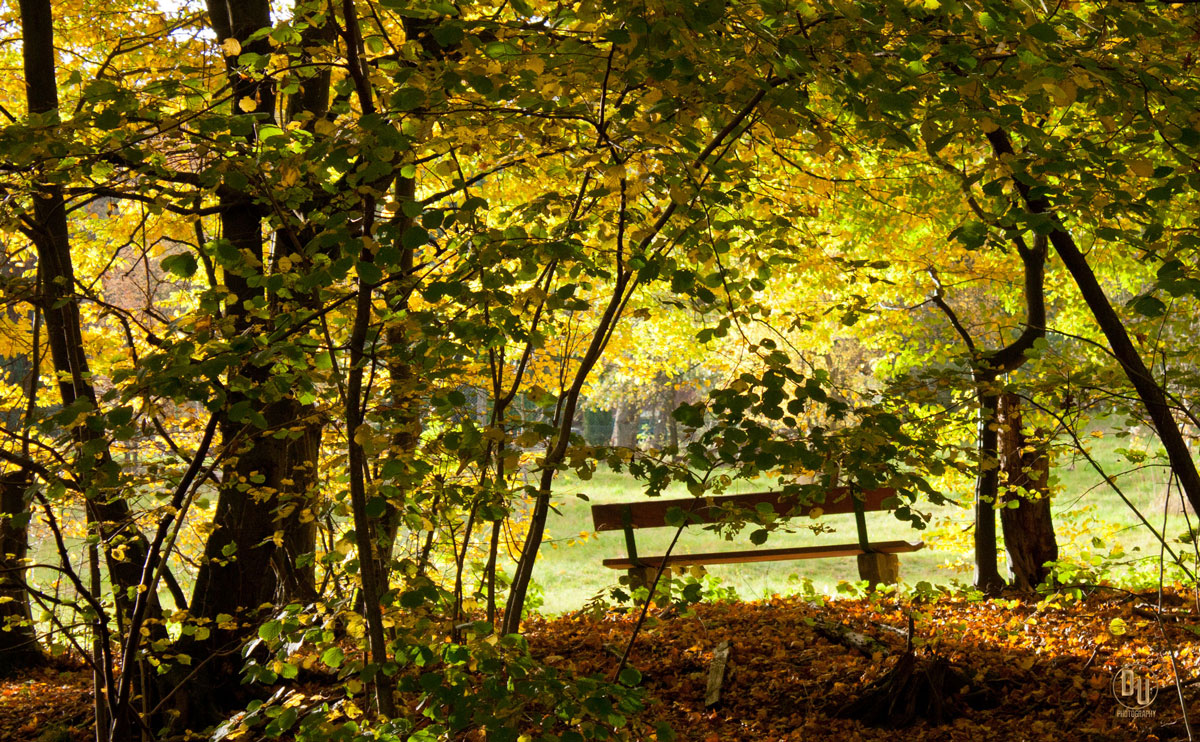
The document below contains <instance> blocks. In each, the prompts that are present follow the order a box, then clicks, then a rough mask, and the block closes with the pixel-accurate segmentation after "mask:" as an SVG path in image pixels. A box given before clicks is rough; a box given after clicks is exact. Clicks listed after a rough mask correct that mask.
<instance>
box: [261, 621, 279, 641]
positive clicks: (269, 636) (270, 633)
mask: <svg viewBox="0 0 1200 742" xmlns="http://www.w3.org/2000/svg"><path fill="white" fill-rule="evenodd" d="M282 632H283V624H281V623H279V622H278V621H267V622H266V623H265V624H263V625H262V626H259V627H258V636H259V638H260V639H262V640H263V641H268V642H269V641H274V640H275V639H278V638H279V634H280V633H282Z"/></svg>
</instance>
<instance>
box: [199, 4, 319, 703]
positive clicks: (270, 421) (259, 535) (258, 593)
mask: <svg viewBox="0 0 1200 742" xmlns="http://www.w3.org/2000/svg"><path fill="white" fill-rule="evenodd" d="M208 9H209V17H210V20H211V22H212V26H213V29H214V30H215V31H216V34H217V37H218V40H220V41H224V40H225V39H231V38H232V39H235V40H237V41H238V42H239V44H240V46H241V49H242V50H243V51H245V52H252V53H257V54H264V55H265V54H270V53H271V47H270V43H269V41H268V40H267V39H265V38H262V37H260V38H257V39H255V40H254V41H249V40H248V39H249V37H250V36H251V34H253V33H254V32H255V31H258V30H260V29H262V28H265V27H269V26H270V25H271V17H270V3H269V2H268V1H267V0H244V1H243V2H238V3H226V2H223V1H222V0H210V2H209V6H208ZM226 66H227V72H228V76H229V82H230V89H231V91H232V96H231V101H230V106H231V110H232V111H233V112H235V115H248V116H249V115H253V116H255V117H256V118H257V119H258V120H259V121H260V123H267V122H270V121H273V120H274V115H275V104H276V94H275V89H274V86H273V82H272V81H271V79H270V78H269V77H268V78H256V77H251V76H247V75H245V74H242V72H241V71H240V70H238V69H237V66H236V59H235V58H233V57H229V58H227V59H226ZM315 84H317V85H319V83H315ZM310 96H311V97H313V98H314V99H316V98H320V91H319V90H316V89H313V90H311V91H305V95H304V97H305V98H307V97H310ZM249 102H253V105H250V104H249ZM246 109H250V110H249V111H246ZM253 137H254V135H253V134H251V135H249V136H248V144H249V143H252V141H253ZM217 195H218V199H219V204H220V207H221V210H220V222H221V236H222V237H223V238H224V239H225V240H227V241H229V242H230V243H231V244H232V245H233V246H234V247H235V248H236V249H237V250H238V251H239V253H240V254H241V255H242V256H244V258H245V260H244V262H243V264H242V265H240V266H236V267H234V266H227V267H226V268H225V271H224V284H225V288H226V290H227V293H228V294H229V295H230V299H229V301H228V303H227V305H226V314H227V316H228V317H229V318H231V319H232V322H233V328H234V334H235V335H236V337H235V338H234V342H235V343H238V342H241V343H246V344H247V345H246V346H245V350H246V351H247V354H248V355H249V353H250V351H251V350H252V346H251V345H250V343H252V342H253V337H254V336H255V334H256V332H257V329H258V325H259V323H261V322H262V321H263V320H262V318H260V317H257V316H255V315H253V314H252V313H251V311H250V309H249V308H248V307H249V306H250V305H252V304H253V303H257V302H261V301H263V300H264V299H265V300H267V301H268V302H269V305H270V306H271V308H272V314H273V315H274V316H276V317H279V316H284V312H286V311H288V309H291V308H294V307H295V306H298V305H303V303H304V299H303V297H300V298H296V299H295V302H296V304H294V305H293V304H287V305H286V306H285V303H284V302H282V301H281V300H280V299H279V298H278V297H275V296H273V295H271V296H267V295H264V291H263V288H262V287H261V282H260V281H259V280H258V278H259V277H260V276H261V275H262V273H263V272H264V268H263V263H264V260H265V254H266V250H265V237H264V228H265V226H266V224H265V220H264V217H263V211H262V208H261V207H260V206H259V205H258V204H256V203H254V200H253V197H252V194H250V193H245V192H240V191H234V190H232V189H228V188H221V189H218V193H217ZM303 233H304V230H297V234H299V235H303ZM301 239H303V237H302V236H301V237H297V236H288V237H284V236H282V235H281V236H280V238H279V239H278V240H277V250H278V251H280V252H282V253H284V254H287V253H289V252H290V251H299V250H300V249H302V248H303V245H298V244H295V243H296V242H297V241H299V240H301ZM277 257H278V255H277ZM293 316H295V315H293ZM230 373H231V375H239V376H241V377H242V379H243V380H244V381H243V383H242V384H240V385H237V386H235V388H234V390H233V391H231V392H230V394H229V396H228V400H227V407H226V410H228V409H230V408H232V407H233V406H234V405H237V404H239V403H242V402H248V403H249V405H250V408H251V409H253V410H255V411H257V412H259V413H260V414H261V415H262V420H265V422H266V425H265V427H264V428H261V429H260V428H259V427H256V426H254V425H251V424H248V423H245V422H243V421H240V420H233V419H231V418H230V417H228V413H227V412H226V413H224V415H223V417H222V419H221V422H220V425H219V430H220V433H221V437H222V440H223V441H224V444H225V445H226V446H227V447H229V449H231V450H229V451H228V458H227V464H226V466H225V470H224V472H223V475H222V478H221V481H222V485H221V487H220V489H219V492H218V498H217V507H216V513H215V515H214V518H213V530H212V533H211V534H210V536H209V538H208V541H207V543H206V544H205V549H204V558H203V561H202V562H201V564H200V569H199V571H198V572H197V575H196V582H195V585H194V588H193V595H192V600H191V613H192V616H193V617H194V618H197V619H201V620H203V619H208V620H209V621H212V622H213V623H211V624H209V626H211V631H210V633H209V635H208V636H207V637H206V638H204V639H196V638H195V637H194V636H185V637H183V638H182V639H181V640H180V642H179V643H178V646H177V648H176V651H178V652H180V653H182V654H187V655H189V656H190V657H191V658H192V663H193V667H194V666H195V664H196V663H199V662H204V663H205V664H204V667H203V668H202V669H200V670H199V671H195V674H194V675H193V676H192V677H191V678H190V679H189V680H188V681H187V682H188V687H187V688H186V690H185V691H184V692H180V693H178V694H177V695H176V697H175V698H176V702H177V705H176V711H178V712H180V713H181V720H182V722H183V723H187V724H189V725H197V724H203V723H204V722H206V721H209V720H211V719H212V718H214V716H213V712H215V711H216V710H218V709H220V708H222V707H227V706H228V705H230V704H235V703H239V702H240V701H241V700H242V699H239V698H237V697H236V696H237V686H236V685H233V684H231V683H229V678H230V677H235V676H236V675H237V673H238V671H239V670H240V665H241V655H240V652H239V651H238V650H239V648H240V645H241V643H242V642H243V641H244V640H245V639H246V638H247V637H248V636H249V635H251V634H252V633H253V626H254V624H255V622H256V620H257V618H258V611H259V609H260V607H261V606H263V605H264V604H271V603H272V602H273V601H274V600H276V599H279V598H282V599H287V600H302V601H303V600H311V599H313V598H315V588H314V586H313V580H312V570H311V568H310V567H307V566H301V565H299V564H297V561H296V560H297V559H298V558H299V557H300V556H301V554H303V553H307V552H311V551H312V550H313V549H314V548H315V539H314V534H315V531H314V530H312V529H313V528H314V525H313V521H312V519H311V518H310V517H308V516H311V515H314V513H313V512H312V505H313V498H314V492H315V488H316V482H317V476H318V471H317V453H318V449H319V446H320V439H321V421H320V420H319V419H318V418H317V417H316V415H315V414H314V409H313V407H312V406H310V405H304V404H301V403H300V402H299V401H297V400H296V399H295V397H294V396H290V395H289V396H284V397H282V398H277V399H271V398H263V397H262V396H261V394H262V391H263V390H264V389H266V388H267V387H266V385H265V383H266V382H267V381H269V379H270V376H271V370H270V369H269V368H268V367H266V366H257V365H247V366H245V367H243V368H241V369H235V370H232V371H231V372H230ZM239 387H240V388H244V389H246V391H239V390H238V388H239ZM260 422H261V421H260ZM284 430H287V431H295V432H299V435H297V436H295V437H292V436H284V437H282V438H276V437H275V434H276V433H278V432H280V431H284ZM306 509H307V510H308V511H309V513H308V515H305V510H306ZM281 516H282V517H281ZM281 547H282V548H281ZM221 614H227V615H230V616H235V617H238V618H239V619H240V621H238V622H229V621H226V622H224V623H225V625H226V626H227V627H228V626H231V625H233V624H234V623H237V624H239V625H238V626H237V627H236V628H220V627H218V625H217V624H216V622H215V619H216V617H217V616H219V615H221ZM187 669H188V668H186V667H184V668H180V671H181V673H182V672H183V671H185V670H187Z"/></svg>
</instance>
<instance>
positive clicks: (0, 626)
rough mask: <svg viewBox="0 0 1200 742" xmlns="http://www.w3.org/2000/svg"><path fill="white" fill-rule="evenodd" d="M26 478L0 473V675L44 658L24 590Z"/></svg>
mask: <svg viewBox="0 0 1200 742" xmlns="http://www.w3.org/2000/svg"><path fill="white" fill-rule="evenodd" d="M28 486H29V480H28V478H26V477H25V476H24V475H23V474H21V473H15V472H14V473H4V474H0V676H3V675H8V674H10V673H14V672H19V671H21V670H25V669H28V668H30V667H36V666H38V665H40V664H42V663H43V662H44V661H45V656H44V655H43V654H42V650H41V647H40V646H38V641H37V634H36V633H35V632H34V627H33V614H32V613H31V612H30V610H29V592H28V591H27V590H26V589H25V555H26V553H27V552H28V550H29V528H28V523H29V502H28V501H27V500H26V498H25V489H26V488H27V487H28Z"/></svg>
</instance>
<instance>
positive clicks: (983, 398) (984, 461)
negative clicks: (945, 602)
mask: <svg viewBox="0 0 1200 742" xmlns="http://www.w3.org/2000/svg"><path fill="white" fill-rule="evenodd" d="M990 387H991V382H990V381H988V382H985V383H984V384H981V385H980V387H979V390H978V399H979V433H978V440H979V445H978V451H979V471H978V474H977V475H976V477H975V581H974V584H975V587H976V588H978V589H980V590H982V591H983V592H985V593H988V594H993V593H996V592H999V591H1000V590H1001V589H1003V588H1004V585H1005V582H1004V578H1003V577H1001V576H1000V568H999V563H998V555H997V549H996V502H997V499H998V497H999V494H1000V467H999V457H998V450H997V448H998V435H997V430H996V412H997V407H998V404H999V399H1000V398H999V396H998V395H997V394H996V392H995V391H993V390H992V389H991V388H990Z"/></svg>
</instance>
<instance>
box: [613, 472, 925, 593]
mask: <svg viewBox="0 0 1200 742" xmlns="http://www.w3.org/2000/svg"><path fill="white" fill-rule="evenodd" d="M895 494H896V491H895V490H893V489H886V488H884V489H874V490H867V491H865V492H862V493H860V494H859V496H857V497H855V496H852V495H851V491H850V489H849V488H847V487H835V488H833V489H830V490H828V491H827V492H826V494H825V502H823V503H814V504H812V505H801V504H799V503H798V502H797V500H796V498H795V496H793V495H785V494H783V493H780V492H755V493H751V494H745V495H721V496H717V497H685V498H682V499H671V500H660V499H653V500H645V501H642V502H632V503H614V504H605V505H593V506H592V522H593V523H594V524H595V528H596V530H597V531H624V532H625V548H626V551H627V552H628V556H625V557H617V558H613V559H605V560H604V566H605V567H609V568H611V569H624V570H628V572H629V581H630V586H631V587H637V586H641V585H651V584H653V580H654V575H655V573H656V572H657V571H659V570H663V572H664V573H663V576H664V577H669V576H670V569H671V567H673V566H685V565H704V564H742V563H746V562H770V561H777V560H784V559H821V558H825V557H847V556H857V557H858V574H859V577H860V578H861V579H864V580H866V581H867V582H868V583H870V585H871V587H872V588H873V587H875V586H876V585H878V584H880V583H886V584H894V583H895V582H896V581H897V579H898V578H899V574H900V558H899V557H898V556H896V555H897V554H900V553H903V552H909V551H917V550H918V549H922V548H924V547H925V544H924V542H921V541H915V542H910V541H879V542H875V543H872V542H871V541H870V540H869V539H868V537H867V520H866V516H865V513H868V512H875V511H882V510H887V509H888V508H885V507H884V505H883V503H884V502H885V501H887V500H888V499H889V498H892V497H894V496H895ZM763 505H765V506H767V507H769V508H770V509H771V510H773V511H774V512H775V513H776V514H777V515H778V516H783V517H793V518H794V517H801V516H809V517H812V516H817V517H820V516H824V515H837V514H840V513H854V518H855V523H856V525H857V530H858V541H856V542H855V543H851V544H836V545H829V546H793V547H786V548H776V549H745V550H741V551H718V552H703V553H692V554H671V555H670V556H664V555H657V556H643V555H640V554H638V550H637V543H636V541H635V540H634V534H633V532H634V530H635V529H639V528H661V527H665V526H670V525H675V526H678V524H679V523H680V522H681V521H683V520H686V522H687V523H688V524H694V523H718V522H721V521H722V520H724V519H725V518H726V517H727V516H729V515H730V514H731V513H732V512H734V511H736V510H742V509H745V510H749V511H751V512H753V511H755V510H757V509H759V508H760V506H763ZM814 511H816V512H814Z"/></svg>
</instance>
